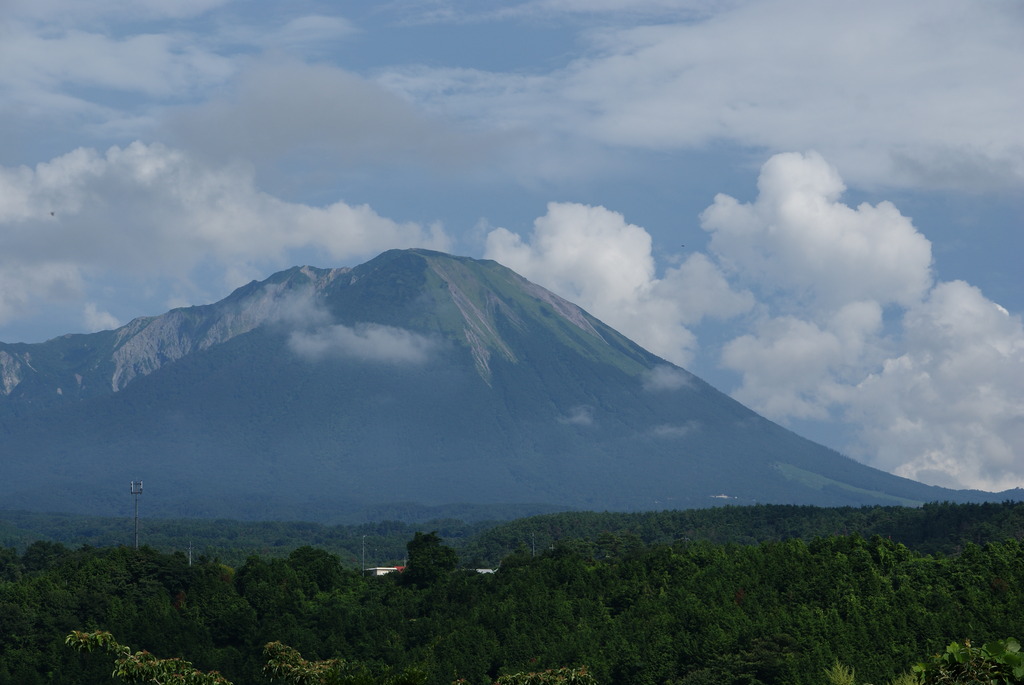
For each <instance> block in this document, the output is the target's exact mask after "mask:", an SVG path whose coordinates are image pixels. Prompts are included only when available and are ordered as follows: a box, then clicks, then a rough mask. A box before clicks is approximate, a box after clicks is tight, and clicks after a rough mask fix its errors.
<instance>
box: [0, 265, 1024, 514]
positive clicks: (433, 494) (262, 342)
mask: <svg viewBox="0 0 1024 685" xmlns="http://www.w3.org/2000/svg"><path fill="white" fill-rule="evenodd" d="M0 373H2V379H3V381H2V385H0V388H2V389H3V393H2V394H0V436H3V438H4V441H3V443H2V444H0V498H3V501H5V502H6V503H7V504H6V507H7V508H12V507H18V508H28V509H33V510H40V508H41V507H46V506H49V507H53V506H57V505H63V506H74V507H77V508H76V509H74V511H75V512H81V513H110V512H112V511H116V510H123V509H124V506H125V504H124V503H125V501H126V498H125V497H124V495H123V493H121V492H120V489H119V488H113V487H112V486H111V485H110V483H113V482H117V481H119V480H123V481H125V482H127V481H128V480H133V479H137V478H140V477H144V478H146V479H147V481H146V482H147V488H150V489H149V490H148V492H152V486H150V485H149V484H150V483H154V484H159V485H158V486H157V487H158V488H159V490H160V493H161V494H160V498H156V497H153V498H152V499H151V500H150V501H151V502H152V504H151V506H153V507H154V508H155V510H156V511H157V512H161V513H162V514H164V515H183V514H184V515H190V514H196V515H201V516H225V517H228V516H230V517H240V518H261V517H262V518H266V517H267V515H268V513H269V515H271V517H279V516H283V517H296V516H306V517H309V518H313V519H315V520H332V517H338V516H341V515H342V513H343V512H347V513H351V512H352V511H354V510H358V509H365V508H369V507H380V506H382V505H387V504H389V503H390V504H395V505H398V504H399V503H401V505H402V506H406V507H408V506H428V507H429V506H446V505H452V504H472V505H485V504H488V503H490V504H501V505H505V504H515V505H523V504H534V505H537V506H539V507H547V508H550V507H552V506H554V507H563V508H566V509H573V508H576V509H579V508H588V509H597V510H602V509H608V510H640V509H658V508H691V507H706V506H718V505H721V504H746V503H755V502H763V503H785V504H818V505H858V504H909V505H916V504H920V503H922V502H926V501H936V500H945V501H993V500H1000V499H1011V498H1016V497H1018V496H1019V494H1020V493H1019V491H1009V492H1007V493H999V494H993V493H980V492H977V491H957V490H946V489H943V488H936V487H932V486H926V485H923V484H920V483H916V482H914V481H909V480H907V479H903V478H899V477H897V476H893V475H891V474H885V473H883V472H881V471H877V470H875V469H872V468H870V467H868V466H865V465H863V464H860V463H859V462H855V461H854V460H852V459H849V458H848V457H845V456H843V455H840V454H838V453H836V452H834V451H833V450H830V449H828V448H825V447H823V446H821V445H817V444H815V443H813V442H811V441H809V440H806V439H805V438H802V437H800V436H798V435H796V434H794V433H792V432H791V431H789V430H787V429H785V428H783V427H781V426H778V425H777V424H774V423H772V422H771V421H769V420H767V419H765V418H763V417H761V416H759V415H757V414H755V413H754V412H753V411H751V410H750V409H748V408H746V407H744V406H743V405H741V404H740V403H738V402H736V401H735V400H733V399H732V398H729V397H728V396H726V395H724V394H722V393H720V392H719V391H717V390H715V389H714V388H712V387H711V386H710V385H708V384H707V383H706V382H704V381H703V380H701V379H699V378H698V377H696V376H694V375H693V374H691V373H690V372H688V371H686V370H685V369H682V368H680V367H677V366H674V365H672V364H669V363H668V362H666V361H665V360H663V359H661V358H659V357H657V356H656V355H653V354H651V353H650V352H648V351H646V350H644V349H643V348H642V347H640V346H639V345H637V344H636V343H633V342H632V341H630V340H629V339H628V338H626V337H625V336H623V335H622V334H621V333H619V332H617V331H615V330H614V329H612V328H610V327H608V326H607V325H605V324H604V323H602V322H601V321H600V320H598V319H596V318H595V317H593V316H591V315H590V314H588V313H587V312H585V311H584V310H582V309H580V308H579V307H578V306H576V305H575V304H572V303H570V302H568V301H566V300H564V299H562V298H560V297H558V296H557V295H554V294H553V293H550V292H549V291H547V290H545V289H543V288H541V287H540V286H537V285H536V284H533V283H531V282H529V281H528V280H526V279H524V278H523V277H522V276H520V275H519V274H516V273H515V272H513V271H511V270H509V269H507V268H506V267H504V266H501V265H500V264H498V263H497V262H493V261H489V260H475V259H471V258H468V257H454V256H451V255H446V254H443V253H439V252H432V251H428V250H392V251H388V252H385V253H383V254H381V255H379V256H378V257H376V258H374V259H372V260H370V261H368V262H366V263H364V264H361V265H358V266H356V267H351V268H348V267H343V268H338V269H318V268H315V267H309V266H306V267H293V268H291V269H288V270H286V271H282V272H279V273H277V274H274V275H272V276H270V277H269V278H267V279H265V280H264V281H260V282H256V281H253V282H252V283H249V284H247V285H245V286H242V287H241V288H238V289H236V290H235V291H234V292H232V293H231V294H230V295H229V296H228V297H226V298H224V299H223V300H221V301H219V302H216V303H213V304H209V305H200V306H196V307H187V308H180V309H175V310H171V311H170V312H167V313H166V314H163V315H160V316H157V317H142V318H139V319H135V320H134V321H132V322H130V323H129V324H127V325H126V326H123V327H121V328H120V329H117V330H116V331H104V332H100V333H95V334H88V335H69V336H61V337H59V338H55V339H53V340H51V341H47V342H46V343H38V344H33V345H27V344H3V343H0ZM147 499H150V498H147ZM239 512H242V513H241V514H239Z"/></svg>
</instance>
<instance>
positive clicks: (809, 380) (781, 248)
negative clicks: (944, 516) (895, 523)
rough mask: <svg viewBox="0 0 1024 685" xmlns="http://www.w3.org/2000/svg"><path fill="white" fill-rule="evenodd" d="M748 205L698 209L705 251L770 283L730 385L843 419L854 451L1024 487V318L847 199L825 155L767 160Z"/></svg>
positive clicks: (952, 481) (890, 219)
mask: <svg viewBox="0 0 1024 685" xmlns="http://www.w3.org/2000/svg"><path fill="white" fill-rule="evenodd" d="M758 189H759V194H758V197H757V199H756V200H755V201H754V202H752V203H741V202H739V201H737V200H735V199H734V198H731V197H727V196H719V197H717V198H716V199H715V203H714V204H713V205H712V206H711V207H709V208H708V209H707V210H706V211H705V212H704V214H703V215H702V225H703V227H704V229H705V230H707V231H708V232H710V233H711V235H712V239H711V249H712V251H713V253H714V255H715V257H716V259H717V260H718V262H719V263H720V264H722V265H723V268H724V269H725V270H726V272H727V273H728V274H729V275H730V277H731V278H732V279H733V280H734V281H736V282H740V283H743V284H744V285H746V286H748V287H749V288H750V289H751V290H752V291H754V292H756V293H758V294H759V296H760V298H761V299H760V303H759V306H758V310H757V311H758V313H759V316H758V317H757V318H756V319H755V321H754V323H753V325H752V327H751V329H750V330H749V331H747V332H746V333H743V334H742V335H740V336H738V337H736V338H734V339H733V340H732V341H730V342H728V343H727V344H726V345H725V346H724V348H723V351H722V362H723V364H724V365H725V366H726V367H728V368H730V369H733V370H734V371H736V372H737V373H739V374H740V376H741V378H742V382H741V385H740V387H739V388H738V389H737V390H736V391H735V396H736V397H737V398H738V399H740V400H741V401H743V402H745V403H747V404H748V405H750V406H751V407H753V408H754V409H756V410H758V411H760V412H762V413H764V414H765V415H767V416H769V417H771V418H774V419H777V420H782V421H786V420H789V419H796V418H801V419H822V420H827V419H830V418H836V419H839V420H843V421H846V422H849V423H850V425H852V426H854V427H855V428H856V432H857V441H856V443H854V444H851V445H849V446H848V447H847V449H848V451H849V452H851V453H852V454H853V455H854V456H857V457H859V458H861V459H863V460H864V461H867V462H868V463H871V464H872V465H874V466H877V467H879V468H883V469H885V470H889V471H892V472H895V473H898V474H901V475H905V476H908V477H912V478H915V479H918V480H922V481H925V482H929V483H935V484H940V485H947V486H957V485H959V486H968V487H976V488H981V489H1004V488H1008V487H1012V486H1018V485H1021V484H1024V462H1021V461H1019V460H1015V459H1014V455H1015V454H1019V453H1020V451H1021V450H1022V449H1024V383H1022V382H1021V381H1022V380H1024V329H1022V326H1021V321H1020V318H1019V317H1017V316H1011V315H1010V314H1009V313H1008V312H1007V311H1006V310H1005V309H1003V308H1002V307H1000V306H999V305H997V304H996V303H994V302H991V301H990V300H988V299H986V298H985V297H984V295H983V294H982V293H981V292H980V291H979V290H978V289H977V288H974V287H972V286H970V285H969V284H966V283H963V282H958V281H957V282H935V281H934V277H933V274H932V269H931V246H930V243H929V241H928V240H927V239H926V238H925V237H924V236H923V235H922V234H920V233H919V232H918V231H917V230H916V228H914V226H913V225H912V223H911V221H910V220H909V219H908V218H906V217H904V216H902V215H901V214H900V213H899V212H898V210H896V208H895V207H893V206H892V205H890V204H888V203H882V204H880V205H877V206H871V205H866V204H864V205H860V206H858V207H856V208H853V207H849V206H847V205H845V204H843V202H842V201H841V199H840V194H841V192H842V189H843V186H842V182H841V180H840V179H839V177H838V175H837V173H836V172H835V170H834V169H833V168H832V167H830V166H829V165H828V164H827V163H825V161H824V160H823V159H822V158H821V157H820V156H819V155H817V154H814V153H810V154H806V155H800V154H783V155H778V156H776V157H773V158H772V159H771V160H769V162H767V163H766V164H765V165H764V167H763V169H762V172H761V177H760V180H759V183H758Z"/></svg>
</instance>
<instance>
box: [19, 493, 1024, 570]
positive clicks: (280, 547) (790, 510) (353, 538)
mask: <svg viewBox="0 0 1024 685" xmlns="http://www.w3.org/2000/svg"><path fill="white" fill-rule="evenodd" d="M140 525H141V533H140V540H141V542H142V543H144V544H146V545H148V546H149V547H152V548H153V549H155V550H158V551H161V552H167V553H172V552H176V551H180V552H183V553H186V554H187V553H188V552H189V550H191V551H192V555H193V557H194V558H198V557H199V556H207V557H209V558H216V559H218V560H220V561H222V562H224V563H226V564H230V565H239V564H242V563H243V562H244V561H245V560H246V558H248V557H249V556H250V555H252V554H258V555H260V556H264V557H285V556H287V555H288V554H289V553H290V552H291V551H292V550H293V549H296V548H297V547H301V546H304V545H310V546H313V547H317V548H319V549H323V550H326V551H328V552H330V553H332V554H336V555H337V556H338V557H339V558H340V559H341V560H342V563H344V564H346V565H348V566H352V567H353V568H359V566H360V565H361V564H362V563H363V562H364V561H365V563H366V565H367V566H375V565H384V564H394V563H401V561H402V559H403V558H404V557H405V553H406V552H405V544H406V542H407V541H408V540H409V539H410V538H411V537H412V536H413V534H414V533H415V532H416V531H418V530H434V531H437V532H438V534H439V535H440V536H441V537H442V538H444V540H445V544H447V545H448V546H450V547H452V548H454V549H455V550H457V551H458V552H459V555H460V556H461V557H462V558H463V560H464V561H465V562H466V564H467V565H475V566H478V567H491V566H494V565H496V564H497V563H498V562H499V561H501V559H503V558H504V557H505V556H507V555H509V554H511V553H512V552H514V551H516V550H517V549H518V548H519V547H520V546H525V547H526V548H528V549H530V550H532V551H535V552H536V551H543V550H545V549H549V548H550V547H551V546H552V545H555V544H558V543H560V542H564V541H568V540H576V541H581V542H588V543H591V545H594V544H596V543H598V541H599V540H601V539H603V538H605V539H606V538H607V536H609V535H614V536H617V537H618V538H620V539H621V540H622V543H621V544H623V545H627V546H628V545H635V544H646V545H650V544H658V543H672V542H675V541H677V540H706V541H709V542H716V543H721V544H726V543H738V544H755V543H759V542H771V541H780V540H789V539H793V538H799V539H802V540H805V541H810V540H812V539H814V538H816V537H825V536H828V535H847V534H852V533H857V534H859V535H861V536H863V537H865V538H870V537H871V536H873V535H881V536H882V537H885V538H891V539H892V540H893V541H895V542H900V543H903V544H904V545H906V546H907V547H910V548H911V549H914V550H916V551H919V552H925V553H942V554H947V555H949V554H956V553H957V551H959V550H960V549H962V548H963V546H964V545H965V544H966V543H968V542H973V543H975V544H983V543H985V542H988V541H994V540H1002V539H1005V538H1022V537H1024V503H1017V502H1004V503H989V504H949V503H934V504H926V505H924V506H923V507H882V506H874V507H836V508H825V507H813V506H790V505H774V504H769V505H761V506H744V507H736V506H725V507H720V508H714V509H689V510H681V511H660V512H643V513H621V512H580V511H573V512H562V513H557V514H544V515H539V516H530V517H527V518H518V519H515V520H511V521H508V520H500V521H495V520H491V521H487V520H483V521H478V520H472V521H468V522H467V521H464V520H460V519H455V518H451V517H446V518H435V519H426V520H422V521H419V520H416V521H414V522H407V521H398V520H383V521H380V522H376V523H362V524H358V525H334V526H329V525H323V524H319V523H309V522H298V521H234V520H223V519H160V518H154V519H147V518H143V519H142V521H141V524H140ZM133 537H134V527H133V522H132V520H131V519H128V518H109V517H96V516H75V515H70V514H40V513H35V512H24V511H0V547H11V548H14V549H15V550H17V551H18V552H19V553H20V552H23V551H24V550H25V549H26V548H27V547H28V545H30V544H31V543H33V542H35V541H37V540H45V541H49V542H60V543H63V544H65V545H68V546H71V547H79V546H81V545H89V546H92V547H110V546H116V545H131V544H132V543H133ZM595 553H597V554H600V552H599V551H596V552H595Z"/></svg>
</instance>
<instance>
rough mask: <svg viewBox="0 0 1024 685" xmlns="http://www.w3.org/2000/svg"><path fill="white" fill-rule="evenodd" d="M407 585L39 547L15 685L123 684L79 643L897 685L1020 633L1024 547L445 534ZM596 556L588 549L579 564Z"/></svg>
mask: <svg viewBox="0 0 1024 685" xmlns="http://www.w3.org/2000/svg"><path fill="white" fill-rule="evenodd" d="M413 542H414V543H418V545H417V544H411V545H410V548H409V552H410V555H411V556H412V557H413V558H412V559H411V560H410V567H411V568H412V569H416V572H415V573H414V574H411V575H405V574H397V573H395V574H390V575H387V576H383V577H369V576H363V575H362V574H360V573H359V572H358V571H355V570H351V569H349V568H346V567H345V566H344V565H343V564H341V563H340V561H339V559H338V558H337V557H336V556H334V555H331V554H329V553H327V552H325V551H323V550H318V549H314V548H311V547H303V548H300V549H297V550H295V551H293V552H292V553H291V554H290V555H289V556H288V557H287V558H284V559H281V558H271V559H267V558H262V557H255V556H254V557H251V558H250V559H248V560H247V561H246V562H245V563H244V564H242V565H241V566H240V567H238V568H237V569H231V568H229V567H227V566H224V565H221V564H218V563H215V562H210V561H205V562H203V563H200V564H195V565H191V566H190V565H189V564H188V561H187V559H186V557H185V556H184V555H183V554H180V553H178V554H171V555H167V554H163V553H159V552H156V551H154V550H152V549H146V548H143V549H140V550H137V551H136V550H132V549H128V548H123V547H122V548H108V549H95V548H82V549H78V550H70V549H68V548H66V547H64V546H62V545H58V544H54V543H36V544H34V545H32V546H30V547H29V548H28V549H27V550H26V551H25V553H24V554H22V555H18V554H17V553H16V552H14V551H13V550H9V549H8V550H6V551H4V552H2V553H0V682H2V683H19V684H24V685H32V684H34V683H67V684H71V683H75V684H86V685H87V684H89V683H109V682H110V670H111V668H110V660H109V657H105V658H104V657H103V655H97V654H85V655H80V654H78V653H76V652H74V651H72V650H70V649H68V648H67V647H65V646H64V644H63V640H64V637H65V636H66V635H67V634H68V633H69V631H71V630H75V629H81V630H96V629H102V630H108V631H110V632H111V633H113V634H114V635H116V636H117V638H118V639H119V640H120V641H121V642H123V643H124V644H130V645H132V647H133V649H147V650H150V651H152V652H153V653H155V654H159V655H161V656H180V657H183V658H185V659H187V660H189V661H191V662H192V663H193V664H194V665H195V666H196V668H199V669H201V670H203V671H209V670H217V671H220V672H221V673H223V674H224V675H225V676H226V677H227V678H229V679H230V680H231V681H232V682H234V683H236V684H240V683H263V682H268V681H267V680H266V676H265V675H264V673H263V670H262V667H263V664H264V662H265V660H264V658H263V654H262V650H263V647H264V645H266V644H267V643H269V642H273V641H280V642H283V643H284V644H287V645H289V646H291V647H293V648H295V649H297V650H298V651H299V652H300V653H301V654H302V655H303V656H304V657H305V658H307V659H311V660H319V659H328V658H334V657H340V658H342V659H345V660H346V661H353V662H359V663H362V664H365V665H367V667H368V668H370V669H373V670H386V669H395V670H399V671H400V670H404V669H409V668H416V669H421V670H422V671H423V672H424V673H425V674H426V682H427V683H431V684H438V685H440V684H444V685H448V684H449V683H452V682H453V681H455V680H457V679H459V678H463V679H465V681H466V682H468V683H474V684H476V683H490V682H493V681H494V680H495V679H496V678H497V677H498V676H500V675H501V674H503V673H508V672H522V671H539V670H542V669H546V668H554V667H562V666H579V665H586V666H588V667H589V673H591V674H592V675H593V677H594V678H595V680H596V681H597V682H598V683H602V684H606V685H608V684H612V683H615V684H623V685H629V684H648V683H650V684H653V683H672V684H676V685H678V684H681V683H688V684H696V683H711V682H714V683H801V684H802V683H808V684H810V683H820V682H822V680H823V674H824V672H825V670H826V669H828V668H830V667H833V666H834V664H835V663H836V662H837V661H838V662H840V663H842V664H847V665H849V666H851V667H853V668H855V669H856V673H857V677H858V680H859V681H861V682H875V683H882V682H887V681H888V680H889V679H891V678H892V677H893V676H895V675H897V674H899V673H901V672H905V671H907V670H909V668H910V667H911V666H912V665H913V664H914V663H916V662H919V661H922V660H924V659H926V658H928V657H929V655H932V654H935V653H938V652H940V651H942V650H943V648H944V647H945V645H946V644H948V643H949V642H950V641H951V640H963V639H964V638H971V639H973V640H975V641H976V642H977V643H978V644H981V643H983V642H986V641H990V640H995V639H1000V638H1006V637H1007V636H1011V635H1020V634H1024V630H1022V629H1024V601H1022V600H1024V545H1022V544H1021V543H1020V542H1019V541H1018V540H1012V539H1011V540H1005V541H1002V542H992V543H988V544H985V545H984V546H979V545H975V544H973V543H967V544H966V545H965V546H964V547H963V549H962V550H961V551H960V553H959V554H957V555H955V556H931V555H924V554H921V553H918V552H914V551H911V550H910V549H908V548H907V547H905V546H904V545H902V544H899V543H896V542H894V541H891V540H889V539H887V538H882V537H880V536H875V537H873V538H871V539H865V538H863V537H861V536H860V535H839V536H830V537H823V538H817V539H814V540H812V541H810V542H805V541H803V540H799V539H792V540H785V541H777V542H766V543H761V544H758V545H736V544H726V545H720V544H714V543H709V542H705V541H677V542H675V543H673V544H655V545H642V544H640V545H630V546H627V547H619V548H617V549H616V548H614V546H606V548H605V549H604V550H603V551H602V554H601V557H602V558H600V559H597V558H595V557H594V556H593V555H591V554H589V552H588V551H587V549H588V546H587V545H586V544H584V545H582V546H581V545H579V544H575V543H569V542H564V543H562V544H555V545H554V546H553V548H552V549H547V550H545V551H543V552H542V553H540V554H538V555H537V556H533V555H532V553H531V552H529V551H527V550H525V549H523V550H521V551H519V552H517V553H514V554H512V555H510V556H508V557H506V558H505V559H504V560H503V561H502V563H501V566H500V568H499V569H498V571H497V573H494V574H480V573H477V572H475V571H472V570H457V569H455V570H453V569H452V566H453V565H455V563H456V559H455V555H454V553H453V552H452V550H450V549H447V548H446V547H444V546H442V545H441V544H440V540H439V539H437V538H436V537H434V536H429V535H428V536H417V537H416V539H414V541H413ZM581 552H582V553H581Z"/></svg>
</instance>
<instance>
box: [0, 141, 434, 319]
mask: <svg viewBox="0 0 1024 685" xmlns="http://www.w3.org/2000/svg"><path fill="white" fill-rule="evenodd" d="M450 246H451V241H450V239H449V237H448V236H447V235H446V234H445V233H444V231H443V230H442V229H441V228H440V227H439V226H431V227H423V226H420V225H419V224H414V223H398V222H395V221H392V220H390V219H388V218H385V217H383V216H380V215H379V214H377V213H376V212H375V211H374V210H373V209H371V208H370V207H369V206H367V205H356V206H353V205H348V204H346V203H344V202H334V203H332V204H329V205H326V206H312V205H306V204H301V203H293V202H287V201H285V200H282V199H280V198H278V197H275V196H273V195H270V194H268V193H265V192H262V191H260V190H259V189H258V188H257V187H256V185H255V182H254V180H253V176H252V172H251V169H250V168H249V167H246V166H242V165H226V166H223V165H222V166H212V165H206V164H204V163H202V162H200V161H197V160H196V159H194V158H193V157H191V156H190V155H188V154H187V153H185V152H183V151H181V150H177V149H174V148H169V147H166V146H163V145H159V144H152V145H147V144H143V143H139V142H135V143H132V144H130V145H128V146H126V147H112V148H110V149H109V150H107V151H106V152H105V153H101V152H98V151H96V150H93V149H88V148H80V149H78V150H75V151H73V152H70V153H67V154H65V155H61V156H60V157H56V158H54V159H52V160H50V161H49V162H44V163H40V164H38V165H36V166H35V167H34V168H30V167H27V166H21V167H0V282H3V283H8V284H10V285H11V287H10V288H5V289H4V291H3V293H2V294H0V317H2V316H8V317H10V316H13V315H15V314H16V312H17V311H22V310H24V308H25V307H27V306H28V305H29V304H30V302H31V301H32V299H33V297H34V296H35V295H34V294H33V291H36V292H38V293H39V296H42V295H43V294H45V293H46V292H48V291H55V290H63V291H67V294H68V295H69V296H71V297H74V296H75V293H76V292H80V291H81V290H82V288H83V286H85V285H88V283H89V282H90V281H92V280H101V279H102V278H104V277H105V276H106V275H109V274H115V273H116V274H122V275H123V274H134V277H135V278H136V279H139V280H140V281H143V282H144V281H146V280H147V279H153V278H166V279H170V280H172V281H176V282H187V281H188V280H189V277H190V274H191V272H192V271H193V269H196V268H200V267H202V268H204V269H211V268H212V269H214V270H219V271H220V272H221V273H222V274H223V276H222V282H223V283H224V284H225V286H228V287H234V286H237V285H241V284H242V283H244V282H246V281H248V280H250V279H251V278H253V277H255V276H265V275H266V272H267V271H268V270H269V269H273V268H281V267H287V266H292V265H293V261H292V259H293V255H294V254H295V253H297V252H298V251H306V252H308V251H313V252H316V253H318V254H321V255H323V258H324V259H327V260H331V261H335V260H349V259H353V258H366V257H370V256H373V255H375V254H377V253H379V252H381V251H383V250H386V249H390V248H396V247H427V248H431V249H438V250H447V249H450Z"/></svg>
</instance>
